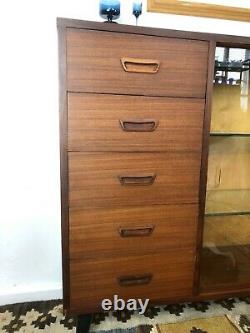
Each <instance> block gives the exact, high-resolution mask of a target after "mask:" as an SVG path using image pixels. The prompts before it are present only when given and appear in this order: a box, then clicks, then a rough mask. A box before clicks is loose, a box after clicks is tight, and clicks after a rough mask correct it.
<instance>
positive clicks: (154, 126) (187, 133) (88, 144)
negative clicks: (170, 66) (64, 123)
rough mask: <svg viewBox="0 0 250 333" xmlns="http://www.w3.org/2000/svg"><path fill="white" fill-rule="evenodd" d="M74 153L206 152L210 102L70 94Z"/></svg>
mask: <svg viewBox="0 0 250 333" xmlns="http://www.w3.org/2000/svg"><path fill="white" fill-rule="evenodd" d="M68 114H69V118H68V149H69V150H70V151H74V150H75V151H79V150H83V151H183V152H189V151H196V152H200V151H201V138H202V123H203V115H204V100H200V99H175V98H157V97H142V96H141V97H139V96H122V95H97V94H74V93H69V95H68Z"/></svg>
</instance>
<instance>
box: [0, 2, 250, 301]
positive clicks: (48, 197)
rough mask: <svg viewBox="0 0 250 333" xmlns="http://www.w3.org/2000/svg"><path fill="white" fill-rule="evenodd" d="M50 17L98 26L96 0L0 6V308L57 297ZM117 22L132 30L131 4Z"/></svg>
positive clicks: (194, 21) (163, 19)
mask: <svg viewBox="0 0 250 333" xmlns="http://www.w3.org/2000/svg"><path fill="white" fill-rule="evenodd" d="M145 7H146V6H145V5H144V9H145ZM57 16H62V17H70V18H78V19H85V20H98V21H100V20H101V19H100V18H99V16H98V0H90V1H87V0H68V1H66V0H54V1H53V0H43V1H41V0H37V1H34V0H23V1H18V0H16V1H14V0H8V1H1V4H0V34H1V39H0V46H1V49H0V91H1V93H0V94H1V99H0V112H1V118H0V119H1V121H0V137H1V163H0V203H1V204H0V206H1V210H0V304H4V303H12V302H19V301H25V300H37V299H46V298H48V299H49V298H56V297H61V249H60V191H59V149H58V148H59V139H58V80H57V77H58V73H57V31H56V17H57ZM119 21H120V23H126V24H134V22H135V20H134V17H133V16H132V14H131V1H130V0H123V1H122V15H121V18H120V20H119ZM139 24H140V25H145V26H155V27H166V28H170V29H181V30H193V31H204V32H215V33H228V34H237V35H245V36H250V23H242V22H230V21H222V20H213V19H202V18H193V17H185V16H175V15H163V14H153V13H146V11H145V13H144V14H143V15H142V17H141V18H140V19H139Z"/></svg>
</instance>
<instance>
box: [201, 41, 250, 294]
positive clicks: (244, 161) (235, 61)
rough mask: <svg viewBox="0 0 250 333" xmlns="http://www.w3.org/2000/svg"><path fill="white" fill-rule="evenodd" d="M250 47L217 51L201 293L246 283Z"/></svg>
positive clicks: (249, 271) (249, 265)
mask: <svg viewBox="0 0 250 333" xmlns="http://www.w3.org/2000/svg"><path fill="white" fill-rule="evenodd" d="M249 74H250V50H246V49H236V48H223V47H218V48H217V49H216V60H215V73H214V85H213V98H212V115H211V130H210V142H209V157H208V174H207V176H208V177H207V193H206V209H205V212H206V213H205V223H204V235H203V248H202V254H201V277H200V291H201V292H209V291H216V290H222V289H230V288H231V289H238V288H241V287H242V288H244V287H250V101H249V96H250V95H249V91H250V87H249Z"/></svg>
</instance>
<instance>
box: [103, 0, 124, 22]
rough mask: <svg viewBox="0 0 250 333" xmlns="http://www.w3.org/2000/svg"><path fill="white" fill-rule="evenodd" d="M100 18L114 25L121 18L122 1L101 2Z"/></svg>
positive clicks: (106, 0)
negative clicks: (114, 21)
mask: <svg viewBox="0 0 250 333" xmlns="http://www.w3.org/2000/svg"><path fill="white" fill-rule="evenodd" d="M100 16H101V17H102V18H105V19H108V21H107V22H110V23H112V22H113V20H116V19H118V18H119V17H120V1H118V0H100Z"/></svg>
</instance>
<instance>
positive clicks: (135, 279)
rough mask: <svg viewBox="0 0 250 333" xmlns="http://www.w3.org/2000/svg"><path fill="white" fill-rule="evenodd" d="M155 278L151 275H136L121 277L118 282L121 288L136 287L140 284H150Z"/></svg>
mask: <svg viewBox="0 0 250 333" xmlns="http://www.w3.org/2000/svg"><path fill="white" fill-rule="evenodd" d="M152 278H153V275H152V274H150V273H147V274H143V275H134V276H121V277H119V278H118V282H119V284H120V285H121V286H124V287H126V286H135V285H138V284H148V283H149V282H150V281H151V280H152Z"/></svg>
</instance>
